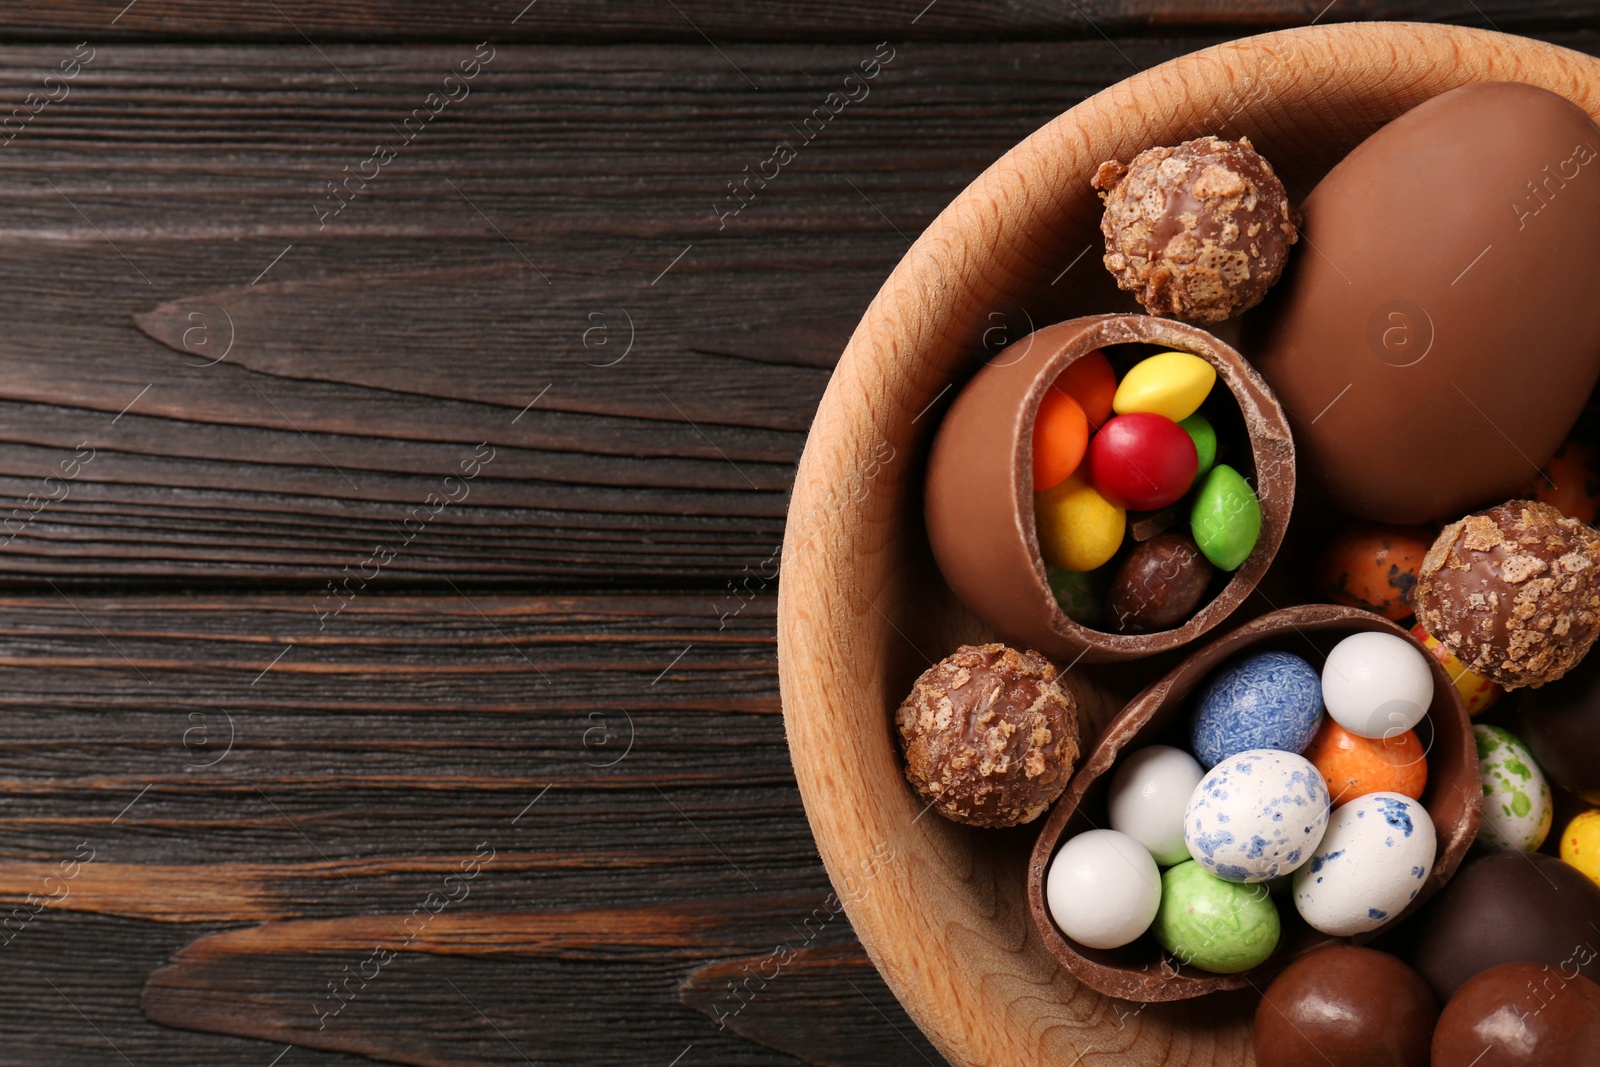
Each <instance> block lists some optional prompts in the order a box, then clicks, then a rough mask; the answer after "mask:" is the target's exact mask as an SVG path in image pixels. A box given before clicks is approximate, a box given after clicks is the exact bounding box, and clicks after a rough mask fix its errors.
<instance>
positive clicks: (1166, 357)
mask: <svg viewBox="0 0 1600 1067" xmlns="http://www.w3.org/2000/svg"><path fill="white" fill-rule="evenodd" d="M1216 380H1217V368H1215V367H1213V366H1212V365H1211V364H1210V363H1208V362H1206V361H1205V360H1203V359H1201V358H1200V357H1199V356H1193V355H1190V354H1189V353H1188V352H1161V353H1158V354H1157V355H1154V356H1151V357H1150V358H1149V359H1145V360H1140V361H1139V362H1138V363H1136V364H1134V366H1133V369H1132V370H1130V371H1129V372H1128V373H1127V374H1125V375H1123V377H1122V384H1120V385H1118V386H1117V395H1116V396H1114V397H1112V398H1111V409H1112V410H1113V411H1115V412H1116V413H1117V414H1118V415H1126V414H1128V413H1129V412H1132V411H1153V412H1155V413H1156V414H1157V415H1165V416H1166V417H1167V418H1169V419H1171V420H1172V421H1173V422H1182V421H1183V420H1184V419H1187V418H1188V417H1189V416H1190V415H1193V414H1194V413H1195V411H1196V409H1198V408H1199V407H1200V404H1201V402H1202V401H1204V400H1205V398H1206V394H1207V393H1209V392H1211V386H1212V383H1214V382H1215V381H1216Z"/></svg>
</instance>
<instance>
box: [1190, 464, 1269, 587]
mask: <svg viewBox="0 0 1600 1067" xmlns="http://www.w3.org/2000/svg"><path fill="white" fill-rule="evenodd" d="M1189 529H1190V532H1191V533H1192V534H1193V535H1194V541H1195V544H1197V545H1199V546H1200V551H1202V552H1204V553H1205V554H1206V559H1209V560H1210V561H1211V562H1212V564H1213V565H1214V566H1215V567H1217V568H1218V569H1219V570H1225V571H1232V570H1238V569H1239V565H1240V564H1241V563H1243V562H1244V561H1245V560H1246V559H1248V558H1249V556H1250V553H1251V551H1252V550H1253V549H1254V548H1255V547H1256V540H1257V539H1258V538H1259V537H1260V536H1261V501H1260V500H1258V499H1257V498H1256V491H1255V490H1254V489H1252V488H1250V483H1249V482H1247V481H1245V480H1244V475H1242V474H1240V473H1239V472H1238V471H1236V470H1234V469H1233V468H1232V467H1230V466H1228V465H1227V464H1226V463H1219V464H1217V465H1216V466H1215V467H1213V468H1211V473H1209V474H1207V475H1206V476H1205V479H1204V480H1203V481H1201V482H1200V491H1199V492H1197V493H1196V494H1195V498H1194V506H1193V507H1192V508H1190V509H1189Z"/></svg>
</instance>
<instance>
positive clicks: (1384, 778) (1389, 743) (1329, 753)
mask: <svg viewBox="0 0 1600 1067" xmlns="http://www.w3.org/2000/svg"><path fill="white" fill-rule="evenodd" d="M1304 756H1305V757H1306V759H1308V760H1310V761H1311V765H1312V766H1313V767H1315V768H1316V769H1317V770H1318V771H1319V772H1320V773H1321V774H1322V780H1323V781H1324V782H1326V783H1327V786H1328V797H1329V799H1330V800H1332V802H1333V805H1334V807H1338V806H1339V805H1340V804H1343V803H1345V802H1346V801H1350V800H1354V799H1355V798H1356V797H1360V796H1366V795H1367V794H1368V793H1399V794H1401V795H1402V796H1408V797H1411V798H1412V799H1413V800H1418V799H1421V797H1422V790H1423V789H1424V788H1426V787H1427V784H1428V752H1427V749H1426V748H1425V747H1424V746H1423V744H1422V740H1421V738H1419V737H1417V734H1416V731H1415V730H1407V731H1405V732H1404V733H1399V734H1394V735H1392V736H1389V737H1362V736H1361V735H1360V734H1353V733H1351V732H1350V731H1349V730H1346V729H1345V728H1344V727H1343V726H1340V725H1339V724H1338V723H1337V722H1334V721H1333V720H1332V719H1330V718H1324V719H1323V720H1322V725H1321V726H1320V727H1319V728H1318V729H1317V736H1316V737H1314V738H1312V740H1311V745H1310V747H1308V748H1307V749H1306V750H1305V752H1304Z"/></svg>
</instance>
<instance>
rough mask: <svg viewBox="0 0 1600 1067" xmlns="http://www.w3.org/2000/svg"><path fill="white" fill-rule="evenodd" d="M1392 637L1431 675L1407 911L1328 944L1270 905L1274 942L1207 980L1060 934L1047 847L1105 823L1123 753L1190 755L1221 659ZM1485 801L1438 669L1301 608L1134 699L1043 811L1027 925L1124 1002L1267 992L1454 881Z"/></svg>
mask: <svg viewBox="0 0 1600 1067" xmlns="http://www.w3.org/2000/svg"><path fill="white" fill-rule="evenodd" d="M1363 631H1371V632H1376V633H1386V634H1393V635H1394V636H1396V637H1400V638H1402V639H1404V640H1406V641H1408V642H1410V643H1411V644H1413V645H1416V648H1417V652H1418V653H1419V654H1420V655H1421V656H1422V658H1423V659H1424V660H1425V661H1426V662H1427V664H1428V668H1429V670H1430V672H1431V673H1432V674H1433V703H1432V704H1431V705H1429V707H1428V714H1427V716H1426V718H1425V719H1424V720H1423V723H1424V724H1419V725H1418V727H1417V736H1418V737H1420V738H1422V739H1423V743H1424V744H1425V745H1426V746H1427V752H1428V784H1427V786H1426V788H1425V789H1424V790H1423V794H1422V803H1423V806H1424V807H1426V808H1427V809H1428V815H1429V817H1430V818H1432V820H1433V828H1434V834H1435V836H1436V838H1437V840H1436V846H1437V847H1436V851H1435V853H1434V861H1433V869H1432V870H1431V871H1429V872H1428V877H1427V880H1426V881H1424V882H1423V883H1422V887H1421V888H1420V889H1419V890H1418V891H1417V895H1416V897H1415V899H1413V900H1412V901H1411V903H1410V904H1408V905H1407V906H1406V908H1405V910H1404V911H1402V912H1400V913H1399V914H1398V915H1396V916H1394V917H1393V918H1391V919H1390V920H1389V921H1388V922H1386V923H1384V924H1383V925H1382V926H1380V927H1378V928H1377V929H1376V930H1372V931H1369V932H1368V933H1365V934H1362V935H1360V936H1358V937H1354V938H1334V937H1329V936H1327V935H1324V934H1319V933H1318V932H1317V931H1315V930H1313V929H1312V928H1311V927H1309V926H1307V925H1306V924H1305V922H1304V921H1303V920H1302V919H1301V918H1300V916H1299V914H1298V913H1297V912H1296V911H1295V910H1294V904H1293V902H1292V901H1291V900H1290V899H1288V898H1282V899H1280V900H1279V901H1278V913H1279V915H1280V917H1281V918H1282V920H1283V936H1282V938H1281V940H1280V941H1279V942H1278V949H1277V951H1276V952H1274V953H1273V954H1272V957H1271V958H1270V959H1268V960H1267V961H1266V962H1265V963H1263V964H1261V965H1260V966H1258V967H1255V968H1252V969H1251V970H1248V971H1243V972H1241V973H1239V974H1211V973H1210V972H1207V971H1203V970H1200V969H1199V968H1198V967H1191V966H1187V965H1184V966H1174V963H1173V960H1172V958H1171V957H1170V956H1168V955H1167V954H1166V953H1164V952H1162V951H1161V947H1160V946H1159V945H1157V944H1156V943H1155V939H1154V938H1153V937H1148V936H1147V937H1144V938H1141V939H1139V940H1138V941H1136V942H1134V943H1133V944H1131V945H1125V946H1124V947H1122V948H1120V949H1112V950H1100V949H1091V948H1086V947H1084V946H1082V945H1079V944H1078V943H1077V942H1075V941H1073V940H1071V939H1070V938H1068V937H1066V936H1064V935H1063V934H1062V933H1061V931H1060V930H1059V929H1057V927H1056V924H1055V922H1054V921H1053V920H1051V918H1050V910H1049V908H1048V906H1047V905H1046V903H1045V893H1044V886H1045V873H1046V871H1048V870H1049V867H1050V859H1051V857H1052V856H1054V855H1055V853H1056V849H1057V848H1058V847H1060V846H1061V845H1062V844H1063V843H1064V842H1065V841H1066V840H1067V839H1068V838H1070V837H1072V836H1074V835H1076V834H1079V833H1082V832H1083V831H1085V830H1092V829H1096V828H1099V827H1104V826H1106V825H1108V819H1107V816H1106V790H1107V788H1108V787H1109V786H1110V783H1111V779H1110V777H1109V774H1110V771H1111V770H1112V767H1113V765H1114V763H1115V761H1116V759H1117V756H1118V755H1119V754H1120V753H1122V752H1131V751H1133V750H1135V749H1140V748H1143V747H1145V746H1146V745H1156V744H1168V745H1174V746H1176V747H1179V748H1187V747H1188V727H1189V719H1190V714H1191V712H1192V711H1193V701H1191V700H1190V699H1189V696H1190V694H1191V693H1192V692H1193V691H1194V689H1195V687H1196V686H1198V685H1200V684H1201V683H1202V682H1204V681H1205V680H1206V679H1207V678H1208V677H1209V676H1210V675H1211V674H1212V673H1213V672H1214V671H1215V670H1217V668H1219V667H1220V666H1222V665H1223V663H1224V662H1225V661H1227V660H1231V659H1233V658H1234V657H1236V656H1240V655H1243V654H1244V653H1246V652H1251V653H1254V652H1268V651H1282V652H1292V653H1294V654H1295V655H1297V656H1300V657H1302V658H1304V659H1306V660H1308V661H1309V662H1310V663H1311V665H1312V666H1313V667H1315V668H1316V669H1317V670H1318V671H1319V672H1320V671H1321V669H1322V661H1323V659H1325V658H1326V657H1327V654H1328V653H1329V652H1330V651H1332V650H1333V646H1334V645H1335V644H1337V643H1338V642H1339V641H1341V640H1343V639H1344V638H1345V637H1348V636H1349V635H1350V634H1353V633H1361V632H1363ZM1482 806H1483V792H1482V788H1481V783H1480V780H1479V777H1478V747H1477V742H1476V741H1475V740H1474V738H1473V733H1472V723H1471V721H1470V720H1469V719H1468V717H1467V708H1466V705H1465V704H1464V703H1463V702H1462V699H1461V693H1460V692H1459V691H1458V690H1457V689H1456V687H1455V685H1454V683H1453V682H1452V681H1451V680H1450V675H1449V673H1448V672H1446V671H1445V669H1444V667H1443V665H1441V664H1440V663H1439V661H1438V660H1436V659H1434V658H1433V656H1431V655H1429V654H1428V651H1427V650H1426V649H1425V648H1423V647H1422V645H1421V643H1420V642H1418V641H1417V640H1416V638H1414V637H1412V636H1411V634H1410V633H1409V632H1408V631H1406V630H1403V629H1401V628H1400V627H1398V626H1396V625H1395V624H1394V623H1392V622H1390V621H1389V620H1388V619H1385V618H1383V617H1382V616H1379V615H1374V614H1373V613H1372V612H1370V611H1362V610H1360V609H1359V608H1347V607H1343V606H1340V605H1337V604H1302V605H1300V606H1298V607H1293V608H1285V609H1283V610H1282V611H1274V612H1272V613H1271V614H1269V615H1264V616H1262V617H1261V618H1259V619H1256V620H1254V621H1253V622H1249V623H1246V624H1245V625H1243V626H1241V627H1239V628H1238V629H1236V630H1233V631H1231V632H1230V633H1227V634H1224V635H1223V636H1221V637H1219V638H1217V639H1216V640H1215V641H1212V642H1210V643H1209V644H1207V645H1206V646H1205V647H1203V648H1200V649H1198V650H1196V651H1195V652H1194V653H1193V654H1192V655H1190V656H1189V657H1188V658H1187V659H1185V660H1184V661H1183V662H1182V663H1180V664H1178V666H1177V667H1175V668H1173V669H1172V670H1171V671H1169V672H1168V673H1167V675H1166V676H1165V677H1164V678H1162V679H1161V680H1160V681H1158V682H1156V683H1154V684H1153V685H1151V686H1150V688H1148V689H1146V690H1145V691H1144V692H1142V693H1140V694H1139V695H1138V696H1137V697H1135V698H1134V699H1133V700H1132V702H1130V703H1129V704H1128V706H1127V707H1126V708H1124V709H1123V710H1122V713H1121V714H1120V715H1118V716H1117V717H1116V718H1115V719H1113V720H1112V721H1111V724H1110V725H1109V726H1107V727H1106V729H1105V730H1104V731H1102V733H1101V734H1100V739H1099V740H1098V741H1096V742H1095V745H1094V748H1093V749H1092V750H1091V751H1090V752H1089V755H1088V757H1087V758H1086V759H1085V760H1084V761H1083V763H1082V764H1081V765H1080V766H1079V768H1078V772H1077V773H1076V774H1075V775H1073V778H1072V782H1071V783H1070V784H1069V785H1068V786H1067V791H1066V792H1065V793H1064V794H1063V795H1062V797H1061V799H1060V800H1059V801H1057V802H1056V805H1055V807H1053V808H1052V809H1050V817H1049V818H1048V819H1047V820H1046V821H1045V824H1044V827H1043V829H1041V830H1040V831H1039V837H1038V840H1037V841H1036V842H1035V843H1034V846H1033V856H1032V859H1031V860H1030V861H1029V863H1028V905H1029V907H1030V908H1031V909H1032V913H1033V921H1034V925H1035V926H1037V927H1038V930H1039V933H1040V936H1041V937H1043V938H1044V943H1045V947H1046V948H1048V949H1049V950H1050V951H1051V952H1052V953H1053V954H1054V955H1055V957H1056V959H1058V960H1060V961H1061V962H1062V964H1064V965H1065V966H1066V968H1067V970H1069V971H1071V972H1072V974H1073V976H1074V977H1076V978H1077V979H1078V980H1079V981H1080V982H1083V983H1084V984H1085V985H1087V986H1089V987H1091V988H1093V989H1095V990H1098V991H1099V992H1101V993H1107V994H1111V995H1115V996H1119V997H1122V998H1123V999H1126V1000H1137V1001H1166V1000H1184V999H1187V998H1189V997H1198V996H1202V995H1204V994H1206V993H1215V992H1218V991H1219V990H1225V989H1239V988H1241V987H1243V986H1254V987H1256V988H1264V987H1265V985H1266V983H1267V982H1268V981H1270V980H1271V976H1272V975H1273V974H1274V973H1275V972H1276V971H1278V970H1279V969H1281V968H1282V967H1283V966H1284V965H1285V964H1287V963H1288V962H1289V961H1290V960H1292V959H1293V958H1294V957H1295V956H1296V955H1299V954H1300V953H1302V952H1304V951H1306V950H1308V949H1310V948H1313V947H1317V946H1320V945H1327V944H1332V943H1334V942H1340V941H1342V942H1350V943H1356V944H1364V943H1366V942H1368V941H1371V940H1372V939H1373V938H1375V937H1378V936H1379V935H1380V934H1381V933H1382V932H1383V931H1385V930H1387V929H1389V928H1391V927H1393V926H1394V925H1395V924H1396V923H1399V922H1403V921H1404V920H1405V918H1406V917H1407V916H1409V915H1412V914H1413V913H1415V912H1416V910H1417V909H1418V908H1419V907H1421V906H1422V904H1423V902H1424V901H1425V900H1427V899H1428V897H1430V896H1432V895H1433V893H1434V892H1435V891H1436V890H1437V889H1438V888H1439V887H1440V886H1442V885H1444V883H1445V882H1446V881H1448V880H1449V878H1450V876H1451V875H1452V874H1454V873H1455V870H1456V868H1457V867H1459V866H1460V865H1461V859H1462V857H1463V856H1465V855H1466V853H1467V849H1468V848H1470V847H1471V845H1472V839H1473V838H1474V837H1475V836H1477V833H1478V814H1479V810H1480V809H1481V808H1482Z"/></svg>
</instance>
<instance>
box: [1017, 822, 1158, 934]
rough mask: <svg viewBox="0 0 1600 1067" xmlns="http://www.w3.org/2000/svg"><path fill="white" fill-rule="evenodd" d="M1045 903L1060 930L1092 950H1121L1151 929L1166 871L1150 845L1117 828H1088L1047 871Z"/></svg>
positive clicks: (1072, 839) (1062, 851) (1063, 850)
mask: <svg viewBox="0 0 1600 1067" xmlns="http://www.w3.org/2000/svg"><path fill="white" fill-rule="evenodd" d="M1045 901H1046V903H1047V904H1048V905H1049V908H1050V917H1051V918H1052V919H1054V920H1055V922H1056V925H1057V926H1059V927H1061V932H1062V933H1064V934H1066V935H1067V936H1068V937H1070V938H1072V940H1074V941H1076V942H1078V943H1079V944H1081V945H1087V946H1088V947H1089V948H1118V947H1120V946H1122V945H1126V944H1127V943H1128V942H1130V941H1132V940H1134V939H1135V938H1137V937H1138V936H1139V935H1140V934H1142V933H1144V932H1145V931H1146V930H1147V929H1149V928H1150V921H1151V920H1152V919H1154V918H1155V916H1156V909H1157V908H1158V907H1160V904H1161V872H1160V871H1159V870H1157V869H1156V861H1155V860H1153V859H1151V858H1150V853H1149V852H1147V851H1146V850H1145V847H1144V846H1143V845H1141V844H1139V842H1137V841H1135V840H1134V839H1133V838H1131V837H1129V836H1128V835H1127V834H1121V833H1118V832H1117V831H1115V830H1087V831H1085V832H1083V833H1081V834H1078V835H1077V836H1076V837H1073V838H1071V839H1070V840H1068V841H1067V843H1066V844H1064V845H1062V846H1061V848H1060V850H1059V851H1057V852H1056V854H1055V856H1054V858H1052V859H1051V860H1050V870H1049V872H1048V873H1047V874H1046V875H1045Z"/></svg>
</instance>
